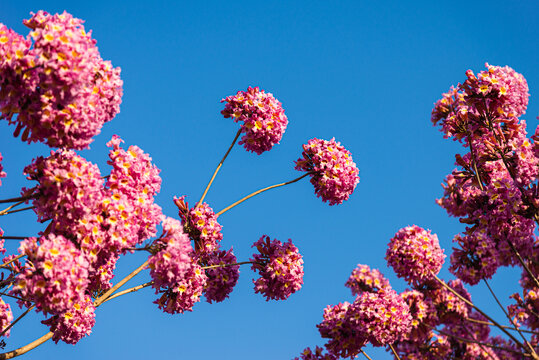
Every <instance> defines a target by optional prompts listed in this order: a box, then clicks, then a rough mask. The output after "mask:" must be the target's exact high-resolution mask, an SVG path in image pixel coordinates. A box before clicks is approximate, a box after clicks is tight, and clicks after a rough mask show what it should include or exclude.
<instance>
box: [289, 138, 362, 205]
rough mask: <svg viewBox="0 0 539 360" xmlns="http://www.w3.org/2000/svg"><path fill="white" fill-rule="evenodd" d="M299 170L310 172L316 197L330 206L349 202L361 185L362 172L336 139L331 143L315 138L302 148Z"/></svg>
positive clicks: (298, 161)
mask: <svg viewBox="0 0 539 360" xmlns="http://www.w3.org/2000/svg"><path fill="white" fill-rule="evenodd" d="M296 170H300V171H306V172H308V173H310V175H311V184H313V185H314V190H315V193H316V196H318V197H321V198H322V200H323V201H324V202H329V205H335V204H341V203H342V202H343V201H344V200H348V198H349V197H350V195H351V194H352V193H353V192H354V189H355V188H356V185H357V184H358V183H359V170H358V168H357V167H356V164H355V163H354V161H353V160H352V155H351V154H350V152H349V151H348V150H346V149H345V148H344V147H343V146H342V145H341V144H340V143H339V142H336V141H335V139H334V138H333V139H331V140H330V141H327V140H320V139H316V138H314V139H311V140H309V142H308V143H307V144H305V145H303V153H302V158H300V159H298V160H296Z"/></svg>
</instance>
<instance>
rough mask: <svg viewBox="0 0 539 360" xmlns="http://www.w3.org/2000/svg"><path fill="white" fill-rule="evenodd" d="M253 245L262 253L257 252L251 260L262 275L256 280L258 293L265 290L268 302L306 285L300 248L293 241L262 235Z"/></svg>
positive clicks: (286, 296) (280, 298)
mask: <svg viewBox="0 0 539 360" xmlns="http://www.w3.org/2000/svg"><path fill="white" fill-rule="evenodd" d="M252 247H256V248H257V250H258V252H259V253H258V254H254V255H253V257H252V258H251V259H249V260H250V261H252V262H253V265H251V268H252V269H253V270H254V271H258V273H259V274H260V277H259V278H258V279H256V280H253V283H254V284H255V293H261V294H262V295H264V296H265V297H266V301H269V300H270V299H273V300H285V299H287V298H288V297H289V296H290V295H291V294H293V293H295V292H296V291H298V290H299V289H301V285H302V284H303V259H302V256H301V255H300V253H299V252H298V248H297V247H295V246H294V244H292V240H290V239H288V242H286V243H284V244H283V243H282V242H280V241H279V240H277V239H275V240H272V241H270V237H269V236H267V235H262V237H261V238H260V239H259V240H258V241H256V242H255V243H254V244H253V246H252Z"/></svg>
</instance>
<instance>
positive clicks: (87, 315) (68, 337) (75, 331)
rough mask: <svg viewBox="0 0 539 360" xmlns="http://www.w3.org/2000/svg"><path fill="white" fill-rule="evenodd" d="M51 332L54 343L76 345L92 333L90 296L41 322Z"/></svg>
mask: <svg viewBox="0 0 539 360" xmlns="http://www.w3.org/2000/svg"><path fill="white" fill-rule="evenodd" d="M42 323H43V324H45V325H48V326H49V328H50V331H51V332H53V333H54V334H53V336H52V340H53V341H54V342H55V343H58V341H60V340H62V341H63V342H65V343H67V344H73V345H74V344H76V343H77V342H79V340H80V339H82V338H83V337H85V336H88V335H90V334H91V333H92V328H93V327H94V325H95V307H94V303H93V302H92V299H91V298H90V296H88V295H86V296H85V297H84V299H83V300H81V301H80V302H78V303H75V304H74V305H73V308H72V309H70V310H67V311H64V312H63V313H60V314H58V315H56V316H53V317H51V318H50V319H47V320H44V321H42Z"/></svg>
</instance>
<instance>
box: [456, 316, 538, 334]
mask: <svg viewBox="0 0 539 360" xmlns="http://www.w3.org/2000/svg"><path fill="white" fill-rule="evenodd" d="M465 320H466V321H469V322H473V323H477V324H483V325H489V326H496V325H494V324H493V323H491V322H488V321H483V320H477V319H472V318H466V319H465ZM501 326H502V327H503V328H504V329H508V330H512V331H516V330H515V328H513V327H512V326H506V325H501ZM520 331H522V332H525V333H528V334H535V335H539V332H535V331H530V330H525V329H520Z"/></svg>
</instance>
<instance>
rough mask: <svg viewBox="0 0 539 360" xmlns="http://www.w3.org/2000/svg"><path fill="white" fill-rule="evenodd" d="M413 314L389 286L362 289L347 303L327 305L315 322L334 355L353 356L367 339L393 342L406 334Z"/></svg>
mask: <svg viewBox="0 0 539 360" xmlns="http://www.w3.org/2000/svg"><path fill="white" fill-rule="evenodd" d="M411 321H412V318H411V316H410V312H409V309H408V305H407V304H406V303H405V302H404V301H403V299H402V298H401V297H400V296H399V295H398V294H397V293H396V292H395V290H393V289H391V288H385V289H381V290H379V291H378V292H362V293H361V294H360V295H358V296H357V297H356V300H355V301H354V302H353V303H352V304H350V303H348V302H344V303H342V304H338V305H336V306H333V307H332V306H328V307H326V309H325V310H324V320H323V321H322V323H320V324H319V325H317V327H318V330H319V331H320V334H321V336H322V337H323V338H328V339H330V340H329V341H328V343H327V344H326V349H328V351H329V352H330V353H331V354H333V355H334V356H337V357H343V358H345V357H349V358H354V357H355V356H356V355H357V354H358V353H359V352H360V351H361V349H362V347H363V346H365V345H366V344H367V343H371V344H372V345H374V346H384V345H387V344H392V343H394V342H395V341H397V340H400V339H402V338H403V337H404V336H406V334H407V332H408V331H409V330H410V324H411Z"/></svg>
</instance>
